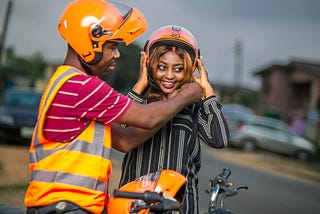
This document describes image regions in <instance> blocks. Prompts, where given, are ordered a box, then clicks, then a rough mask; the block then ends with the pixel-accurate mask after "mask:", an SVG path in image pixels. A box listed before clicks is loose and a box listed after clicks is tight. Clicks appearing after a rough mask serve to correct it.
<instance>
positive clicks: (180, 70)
mask: <svg viewBox="0 0 320 214" xmlns="http://www.w3.org/2000/svg"><path fill="white" fill-rule="evenodd" d="M175 71H176V72H179V73H180V72H182V71H183V67H178V68H175Z"/></svg>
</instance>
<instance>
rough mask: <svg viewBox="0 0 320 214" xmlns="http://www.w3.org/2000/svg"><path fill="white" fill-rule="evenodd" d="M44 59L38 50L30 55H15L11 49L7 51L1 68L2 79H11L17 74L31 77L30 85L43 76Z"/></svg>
mask: <svg viewBox="0 0 320 214" xmlns="http://www.w3.org/2000/svg"><path fill="white" fill-rule="evenodd" d="M46 65H47V63H46V61H45V59H44V57H43V56H42V54H41V53H40V52H36V53H35V54H33V55H31V56H30V57H23V56H17V55H15V54H14V51H13V49H9V50H8V51H7V61H6V63H5V64H4V65H3V69H2V81H13V79H14V78H15V77H17V76H22V77H26V78H29V79H31V85H32V84H34V83H35V81H36V80H37V79H38V78H42V77H43V76H44V71H45V68H46Z"/></svg>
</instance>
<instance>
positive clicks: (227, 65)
mask: <svg viewBox="0 0 320 214" xmlns="http://www.w3.org/2000/svg"><path fill="white" fill-rule="evenodd" d="M8 1H9V0H1V1H0V29H2V28H3V25H4V17H5V11H6V8H7V4H8ZM114 1H116V2H119V3H125V4H127V5H129V6H132V7H136V8H138V9H139V10H140V11H141V12H142V13H143V14H144V16H145V18H146V20H147V22H148V26H149V28H148V30H147V31H146V32H145V33H144V34H143V35H142V36H140V37H139V38H138V39H137V40H136V43H137V44H139V45H141V47H143V44H144V42H145V41H146V40H147V38H148V36H150V34H151V33H152V32H153V31H154V30H156V29H157V28H159V27H161V26H164V25H169V24H176V25H180V26H183V27H185V28H187V29H188V30H190V31H191V32H192V33H193V34H194V35H195V37H196V38H197V40H198V44H199V47H200V53H201V55H202V56H203V61H204V64H205V66H206V69H207V71H208V74H209V78H210V81H211V82H212V83H213V85H214V83H219V84H227V85H233V84H235V83H238V84H241V85H242V86H245V87H249V88H252V89H259V87H260V79H259V78H258V77H255V76H254V75H253V73H254V72H255V71H257V70H259V69H261V68H265V67H267V66H269V65H271V64H275V63H278V64H279V63H280V64H287V63H289V62H290V61H292V60H296V59H299V60H304V61H308V62H315V63H320V12H319V9H320V1H319V0H268V1H265V0H159V1H157V0H127V1H125V0H114ZM68 2H70V1H68V0H54V1H53V0H28V1H24V0H13V8H12V13H11V16H10V20H9V26H8V31H7V34H6V41H5V47H6V48H7V47H13V48H14V50H15V53H16V54H18V55H22V56H28V55H32V54H34V53H36V52H41V53H42V54H43V55H44V57H45V58H46V59H47V60H48V61H49V62H60V61H61V62H62V60H63V58H64V57H65V52H66V50H65V49H66V45H65V42H64V40H63V39H62V38H61V37H60V35H59V34H58V32H57V23H58V20H59V18H60V15H61V13H62V11H63V10H64V8H65V6H66V4H67V3H68ZM1 32H2V30H1ZM236 41H237V42H240V44H241V47H242V49H241V50H242V55H241V58H240V59H242V69H240V70H242V72H241V75H240V76H239V77H238V78H235V70H236V69H235V67H236V66H235V43H236Z"/></svg>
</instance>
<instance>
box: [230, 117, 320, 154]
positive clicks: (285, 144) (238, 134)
mask: <svg viewBox="0 0 320 214" xmlns="http://www.w3.org/2000/svg"><path fill="white" fill-rule="evenodd" d="M230 145H231V146H233V147H238V148H242V149H244V150H247V151H253V150H257V149H261V150H266V151H271V152H275V153H281V154H285V155H289V156H291V157H295V158H297V159H300V160H311V159H312V158H314V157H315V154H316V147H315V146H314V145H313V143H312V142H310V141H308V140H307V139H305V138H303V137H300V136H298V135H296V134H294V133H293V132H292V131H291V130H290V129H289V127H288V125H287V124H286V123H284V122H283V121H281V120H277V119H272V118H266V117H259V116H248V117H246V118H242V119H241V120H238V121H237V122H235V125H234V126H233V127H232V128H231V129H230Z"/></svg>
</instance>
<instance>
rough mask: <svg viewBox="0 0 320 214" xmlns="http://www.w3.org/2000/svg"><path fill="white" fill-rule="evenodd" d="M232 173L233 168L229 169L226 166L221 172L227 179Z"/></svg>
mask: <svg viewBox="0 0 320 214" xmlns="http://www.w3.org/2000/svg"><path fill="white" fill-rule="evenodd" d="M230 175H231V170H230V169H228V168H224V169H223V170H222V173H221V174H220V176H221V177H223V178H225V179H228V178H229V177H230Z"/></svg>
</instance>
